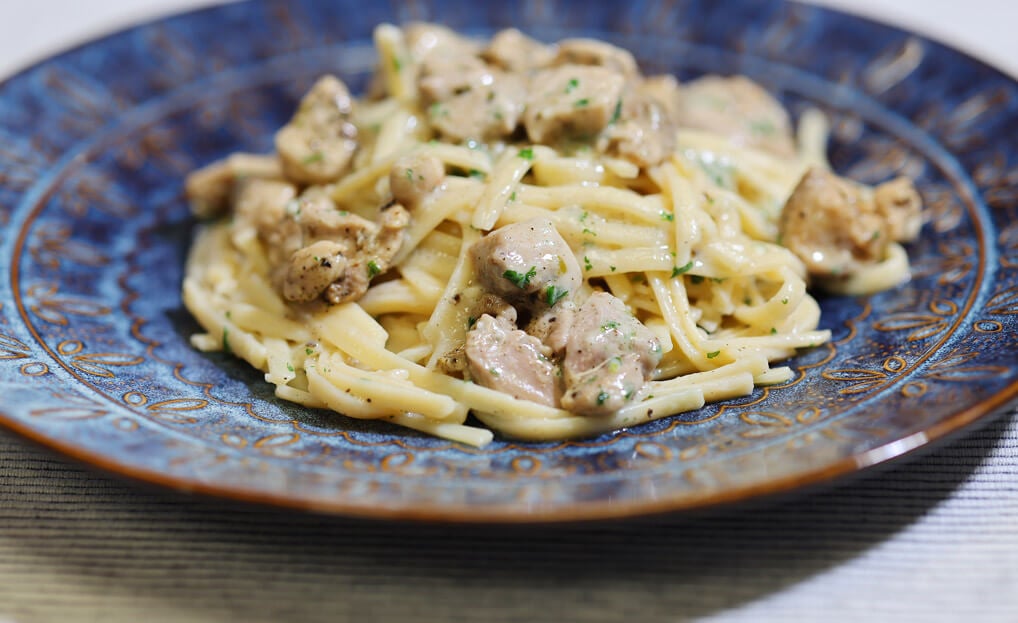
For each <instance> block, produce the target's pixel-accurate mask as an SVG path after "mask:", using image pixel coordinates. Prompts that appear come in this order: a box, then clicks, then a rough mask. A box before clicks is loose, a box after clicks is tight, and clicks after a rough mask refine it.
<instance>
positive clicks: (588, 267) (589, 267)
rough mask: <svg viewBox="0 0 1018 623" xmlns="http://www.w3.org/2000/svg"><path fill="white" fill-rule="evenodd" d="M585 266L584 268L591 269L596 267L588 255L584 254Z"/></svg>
mask: <svg viewBox="0 0 1018 623" xmlns="http://www.w3.org/2000/svg"><path fill="white" fill-rule="evenodd" d="M583 268H584V270H591V269H593V268H594V265H593V264H591V263H590V258H589V257H587V256H586V255H584V256H583Z"/></svg>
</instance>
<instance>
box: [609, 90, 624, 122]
mask: <svg viewBox="0 0 1018 623" xmlns="http://www.w3.org/2000/svg"><path fill="white" fill-rule="evenodd" d="M621 116H622V98H621V97H620V98H619V101H617V102H615V112H613V113H612V118H611V119H610V120H609V121H608V125H612V124H614V123H615V122H616V121H618V120H619V117H621Z"/></svg>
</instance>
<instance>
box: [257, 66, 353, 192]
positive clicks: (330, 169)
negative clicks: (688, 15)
mask: <svg viewBox="0 0 1018 623" xmlns="http://www.w3.org/2000/svg"><path fill="white" fill-rule="evenodd" d="M352 110H353V100H352V99H351V98H350V92H349V91H348V90H347V88H346V85H345V84H343V83H342V82H341V81H340V80H339V79H338V78H336V77H335V76H324V77H322V78H320V79H319V80H318V82H316V83H315V84H314V86H312V87H311V90H310V91H308V93H307V95H305V96H304V99H302V100H301V103H300V107H299V108H298V109H297V113H296V114H295V115H294V117H293V119H291V120H290V122H289V123H288V124H286V125H285V126H283V127H282V128H281V129H280V130H279V132H277V133H276V152H277V153H278V154H279V157H280V159H281V160H282V163H283V173H284V174H285V175H286V177H287V178H288V179H290V180H292V181H293V182H296V183H298V184H326V183H329V182H333V181H335V180H336V179H338V178H339V176H340V175H342V174H343V172H344V171H346V169H347V167H348V166H349V164H350V159H351V158H352V157H353V153H354V151H356V149H357V128H356V126H354V125H353V123H351V122H350V113H351V111H352Z"/></svg>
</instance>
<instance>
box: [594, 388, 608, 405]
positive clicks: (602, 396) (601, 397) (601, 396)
mask: <svg viewBox="0 0 1018 623" xmlns="http://www.w3.org/2000/svg"><path fill="white" fill-rule="evenodd" d="M608 398H609V396H608V392H606V391H604V390H601V391H600V392H598V394H597V406H599V407H600V406H601V405H603V404H604V403H606V402H608Z"/></svg>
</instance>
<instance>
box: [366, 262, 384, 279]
mask: <svg viewBox="0 0 1018 623" xmlns="http://www.w3.org/2000/svg"><path fill="white" fill-rule="evenodd" d="M380 272H382V267H381V266H379V265H378V262H376V261H375V260H371V261H369V262H368V279H374V278H375V277H376V276H377V275H378V273H380Z"/></svg>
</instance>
